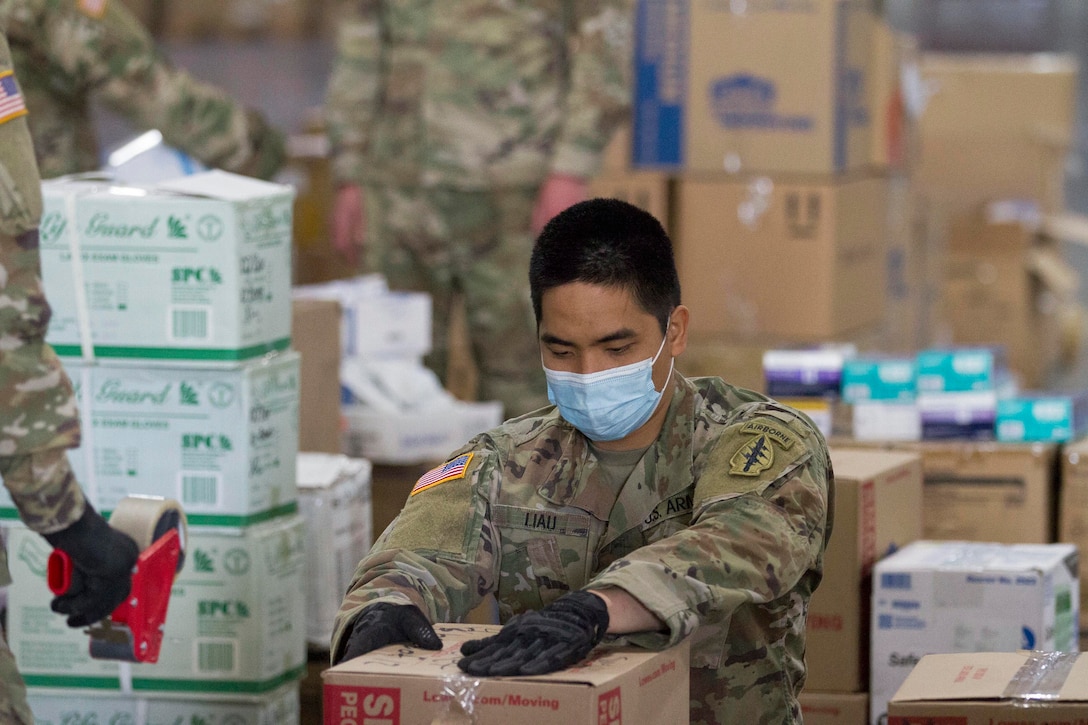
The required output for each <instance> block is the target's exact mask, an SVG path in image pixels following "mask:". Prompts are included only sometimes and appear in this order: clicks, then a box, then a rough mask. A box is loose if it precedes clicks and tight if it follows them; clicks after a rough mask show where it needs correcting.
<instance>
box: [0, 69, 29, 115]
mask: <svg viewBox="0 0 1088 725" xmlns="http://www.w3.org/2000/svg"><path fill="white" fill-rule="evenodd" d="M25 115H26V101H24V100H23V94H22V93H20V92H19V86H18V84H16V83H15V71H10V70H8V71H0V123H4V122H6V121H10V120H11V119H13V118H18V117H19V116H25Z"/></svg>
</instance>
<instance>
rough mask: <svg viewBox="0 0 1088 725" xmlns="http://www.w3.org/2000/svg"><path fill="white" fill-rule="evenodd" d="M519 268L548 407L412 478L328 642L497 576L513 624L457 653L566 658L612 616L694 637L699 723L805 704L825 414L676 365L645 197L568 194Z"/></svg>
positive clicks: (348, 642)
mask: <svg viewBox="0 0 1088 725" xmlns="http://www.w3.org/2000/svg"><path fill="white" fill-rule="evenodd" d="M530 278H531V280H532V294H533V303H534V306H535V311H536V316H537V319H538V320H539V338H540V344H539V351H540V359H541V360H542V362H543V365H544V367H545V368H546V369H547V376H548V385H549V389H550V391H551V392H552V393H553V394H554V395H555V396H556V400H557V403H558V405H557V407H555V408H549V409H545V410H543V411H537V412H535V413H533V414H530V415H526V416H523V417H521V418H518V419H514V420H509V421H507V422H506V423H504V424H503V425H502V426H501V427H499V428H497V429H494V430H491V431H489V432H487V433H484V434H481V435H479V436H477V437H476V438H474V439H473V440H472V441H470V442H469V443H468V444H467V445H466V446H464V447H463V448H462V449H460V450H458V451H456V452H455V453H454V454H453V456H452V457H451V460H450V461H449V462H448V463H446V464H445V465H443V466H440V467H438V468H436V469H435V470H434V471H432V472H430V473H428V474H426V475H425V476H423V477H422V478H421V479H420V481H419V482H418V483H417V484H416V486H415V487H414V488H413V491H412V493H411V495H410V496H409V497H408V501H407V503H406V504H405V506H404V508H403V509H402V510H401V512H400V515H399V516H398V517H397V519H396V520H394V522H393V523H392V524H391V525H390V526H389V527H388V528H387V529H386V531H385V532H384V533H383V534H382V535H381V536H380V538H379V539H378V541H377V542H376V543H375V545H374V547H373V549H372V550H371V552H370V553H369V554H368V555H367V557H366V558H365V559H364V560H363V561H362V562H360V564H359V567H358V569H357V571H356V573H355V576H354V579H353V581H352V583H351V585H350V587H349V591H348V593H347V595H346V596H345V598H344V600H343V603H342V605H341V607H340V611H339V613H338V616H337V619H336V622H335V629H334V633H333V637H332V642H331V647H332V649H331V651H332V654H333V661H334V662H338V661H342V660H344V659H348V658H350V657H354V656H357V655H359V654H362V653H364V652H367V651H369V650H370V649H373V648H374V647H377V646H381V645H383V644H386V643H391V642H410V643H413V644H416V645H418V646H421V647H434V645H435V644H439V646H440V643H439V642H438V640H437V637H436V636H435V635H434V632H433V630H432V629H431V627H430V626H429V623H430V622H440V621H460V620H461V619H462V618H464V617H465V616H466V614H467V613H468V612H469V611H471V610H472V609H473V607H475V606H476V605H477V604H478V603H479V602H480V601H481V600H482V599H483V597H485V596H487V595H488V594H491V593H494V594H495V595H496V598H497V599H498V602H499V614H500V618H501V620H502V622H503V623H504V624H505V626H504V627H503V628H502V629H501V630H500V632H499V633H498V635H495V636H494V637H490V638H486V639H484V640H480V641H479V642H480V643H479V644H473V643H467V644H466V647H464V648H462V653H463V654H465V655H466V657H464V658H463V659H462V660H461V661H460V662H459V665H460V666H461V667H462V669H465V670H466V671H468V672H469V673H470V674H473V675H494V674H505V675H512V674H531V673H536V672H540V671H541V666H544V667H546V669H547V670H548V671H551V670H555V669H560V668H562V667H565V666H568V665H569V664H572V663H573V662H576V661H578V660H579V659H580V658H581V657H583V656H584V655H585V654H586V653H588V651H589V650H590V648H592V647H593V646H594V645H595V644H596V643H597V642H598V641H600V640H601V639H602V638H603V637H604V635H605V633H606V632H607V634H608V635H609V637H608V641H610V642H617V643H633V644H636V645H639V646H644V647H647V648H653V649H656V648H663V647H666V646H669V645H672V644H675V643H677V642H679V641H680V640H682V639H684V638H686V637H690V638H691V641H692V649H691V664H692V675H691V722H692V723H695V724H705V725H709V724H710V723H737V724H738V725H754V724H757V723H767V724H770V723H775V724H780V723H799V722H801V712H800V705H799V704H798V700H797V696H798V694H799V693H800V691H801V688H802V686H803V684H804V681H805V662H804V653H805V617H806V613H807V609H808V602H809V598H810V596H811V594H812V592H813V591H814V590H815V589H816V587H817V585H818V584H819V582H820V579H821V576H822V568H823V556H824V551H825V549H826V546H827V542H828V538H829V536H830V534H831V528H832V513H831V512H832V511H833V504H832V498H833V474H832V471H831V464H830V459H829V455H828V451H827V446H826V444H825V442H824V440H823V438H822V436H821V435H820V433H819V431H818V430H817V429H816V427H815V426H814V425H813V423H812V422H811V421H810V420H809V419H808V418H807V417H805V416H804V415H803V414H801V413H799V412H796V411H794V410H792V409H789V408H786V407H784V406H782V405H779V404H777V403H775V402H774V401H772V400H770V399H768V398H766V397H765V396H763V395H760V394H758V393H755V392H752V391H748V390H742V389H739V388H735V387H733V386H731V385H728V384H727V383H725V382H724V381H723V380H721V379H720V378H694V379H687V378H685V377H683V376H681V375H680V374H679V373H677V372H676V371H675V370H674V369H673V367H672V363H673V359H674V358H675V357H677V356H678V355H680V354H681V353H682V352H683V350H684V348H685V346H686V339H687V324H688V317H689V312H688V310H687V308H686V307H684V306H683V305H681V304H680V285H679V281H678V280H677V276H676V268H675V264H674V261H673V256H672V250H671V245H670V243H669V240H668V238H667V236H666V235H665V232H664V230H663V229H662V228H661V226H660V224H658V223H657V221H656V220H654V218H653V217H652V216H650V215H649V214H647V213H645V212H643V211H641V210H638V209H636V208H635V207H633V206H631V205H628V204H626V203H624V202H620V201H616V200H601V199H597V200H591V201H588V202H583V203H581V204H577V205H575V206H573V207H571V208H570V209H568V210H567V211H565V212H562V213H560V214H559V215H558V216H557V217H555V218H554V219H553V220H552V221H551V222H550V223H549V224H548V226H547V227H545V229H544V231H543V233H542V234H541V235H540V238H539V240H538V242H537V245H536V247H535V249H534V251H533V256H532V262H531V267H530ZM620 368H623V369H624V371H623V372H624V374H623V375H618V374H616V371H617V370H619V369H620ZM601 372H607V373H608V374H606V375H604V376H600V375H597V376H594V375H593V374H597V373H601ZM586 376H590V377H589V378H587V377H586ZM623 379H628V380H623ZM629 381H630V382H632V385H633V386H634V387H633V389H631V390H628V389H627V382H629ZM602 386H603V389H602ZM648 389H649V390H648ZM651 391H652V392H651ZM632 411H633V412H632ZM647 415H648V416H649V417H646V416H647ZM640 421H641V422H640ZM602 600H603V602H604V606H602V605H601V604H600V602H601V601H602ZM405 605H407V606H405ZM469 645H471V646H469ZM549 652H551V653H558V654H551V655H549V654H548V653H549ZM542 661H543V665H542Z"/></svg>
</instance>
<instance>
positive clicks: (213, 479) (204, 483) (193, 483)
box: [178, 473, 220, 506]
mask: <svg viewBox="0 0 1088 725" xmlns="http://www.w3.org/2000/svg"><path fill="white" fill-rule="evenodd" d="M219 480H220V479H219V475H218V474H215V473H182V474H181V486H180V487H179V488H180V491H179V492H178V493H179V498H180V499H181V503H182V505H183V506H218V505H219Z"/></svg>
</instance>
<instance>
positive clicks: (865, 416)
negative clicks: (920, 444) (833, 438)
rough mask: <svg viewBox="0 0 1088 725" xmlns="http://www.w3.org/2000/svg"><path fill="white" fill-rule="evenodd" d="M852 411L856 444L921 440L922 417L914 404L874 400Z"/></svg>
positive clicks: (859, 404)
mask: <svg viewBox="0 0 1088 725" xmlns="http://www.w3.org/2000/svg"><path fill="white" fill-rule="evenodd" d="M852 407H853V411H852V415H853V419H854V420H853V435H854V438H856V439H857V440H859V441H917V440H921V439H922V414H921V411H919V410H918V406H917V405H916V404H915V403H914V402H905V403H899V402H895V401H888V400H874V401H865V402H857V403H854V405H853V406H852Z"/></svg>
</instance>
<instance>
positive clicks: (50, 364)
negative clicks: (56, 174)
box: [0, 35, 80, 491]
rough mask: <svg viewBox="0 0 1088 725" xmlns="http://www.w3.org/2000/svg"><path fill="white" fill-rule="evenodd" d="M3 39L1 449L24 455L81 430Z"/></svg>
mask: <svg viewBox="0 0 1088 725" xmlns="http://www.w3.org/2000/svg"><path fill="white" fill-rule="evenodd" d="M5 38H6V36H4V35H0V40H2V41H3V43H2V44H0V84H2V85H3V88H4V92H5V94H6V95H5V98H6V99H7V100H6V101H5V103H4V104H2V105H0V456H21V455H25V454H28V453H33V452H37V451H43V450H48V449H53V448H69V447H73V446H77V445H79V436H80V430H79V417H78V415H77V411H76V404H75V395H74V393H73V390H72V385H71V382H70V381H69V379H68V376H67V375H65V373H64V370H63V369H62V368H61V365H60V361H59V360H58V359H57V356H56V354H55V353H54V351H53V349H52V348H51V347H50V346H49V345H47V344H46V343H45V332H46V330H47V329H48V326H49V316H50V308H49V303H48V301H47V300H46V298H45V292H44V289H43V287H42V280H41V260H40V257H39V252H38V222H39V221H40V219H41V213H42V199H41V181H40V179H39V178H38V166H37V164H36V162H35V161H34V151H33V148H32V146H31V141H30V132H29V131H28V129H27V120H26V109H25V107H24V106H25V104H24V103H23V102H22V93H21V90H20V88H19V86H18V83H17V81H16V79H15V75H14V72H13V70H12V66H11V55H10V52H9V49H8V45H7V41H6V39H5ZM5 483H9V482H8V481H6V480H5ZM9 488H11V486H10V485H9ZM13 491H14V489H13Z"/></svg>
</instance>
